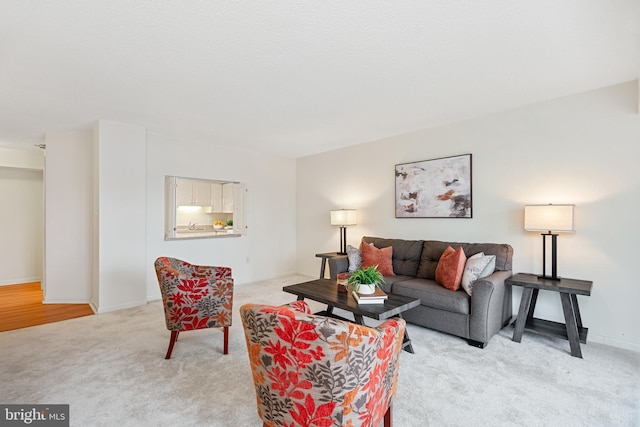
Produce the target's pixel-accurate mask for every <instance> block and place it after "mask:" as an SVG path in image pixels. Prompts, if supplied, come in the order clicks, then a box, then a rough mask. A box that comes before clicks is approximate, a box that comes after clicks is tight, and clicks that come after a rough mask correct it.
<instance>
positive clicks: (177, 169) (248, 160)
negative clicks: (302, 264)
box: [145, 133, 296, 299]
mask: <svg viewBox="0 0 640 427" xmlns="http://www.w3.org/2000/svg"><path fill="white" fill-rule="evenodd" d="M165 175H174V176H181V177H188V178H203V179H216V180H224V181H239V182H242V183H245V184H246V185H247V188H248V190H249V191H248V194H247V203H246V218H247V225H248V229H247V234H246V235H245V236H241V237H225V238H213V239H188V240H173V241H164V234H163V230H164V177H165ZM295 191H296V186H295V160H294V159H289V158H284V157H278V156H270V155H265V154H259V153H255V152H251V151H245V150H239V149H234V148H229V147H225V146H215V145H211V144H210V143H206V144H198V143H195V142H189V141H183V140H176V139H172V138H167V137H163V136H159V135H155V134H152V133H149V134H148V135H147V259H146V263H145V268H146V269H147V296H148V298H149V299H156V298H160V291H159V288H158V281H157V279H156V276H155V271H154V269H153V262H154V261H155V259H156V258H157V257H159V256H171V257H176V258H180V259H184V260H186V261H189V262H192V263H195V264H203V265H222V266H228V267H231V268H232V269H233V277H234V280H235V284H236V286H241V285H242V284H243V283H247V282H252V281H256V280H263V279H269V278H274V277H278V276H284V275H287V274H292V273H294V272H295V262H296V248H295V232H296V216H295Z"/></svg>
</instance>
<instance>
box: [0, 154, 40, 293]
mask: <svg viewBox="0 0 640 427" xmlns="http://www.w3.org/2000/svg"><path fill="white" fill-rule="evenodd" d="M42 168H43V154H42V151H29V150H11V149H0V200H1V201H2V202H1V206H2V208H1V209H0V224H2V225H3V226H2V228H0V242H2V244H1V245H0V285H10V284H17V283H28V282H37V281H41V280H42V270H43V268H42V265H43V258H42V254H43V246H44V203H43V178H42Z"/></svg>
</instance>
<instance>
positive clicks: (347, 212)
mask: <svg viewBox="0 0 640 427" xmlns="http://www.w3.org/2000/svg"><path fill="white" fill-rule="evenodd" d="M331 225H338V226H340V251H339V252H338V254H339V255H346V254H347V225H356V210H355V209H338V210H334V211H331Z"/></svg>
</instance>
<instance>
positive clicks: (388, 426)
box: [384, 403, 393, 427]
mask: <svg viewBox="0 0 640 427" xmlns="http://www.w3.org/2000/svg"><path fill="white" fill-rule="evenodd" d="M392 408H393V403H391V404H389V407H388V408H387V412H385V413H384V427H393V409H392Z"/></svg>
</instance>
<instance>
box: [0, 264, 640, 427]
mask: <svg viewBox="0 0 640 427" xmlns="http://www.w3.org/2000/svg"><path fill="white" fill-rule="evenodd" d="M308 279H309V278H308V277H306V276H291V277H286V278H283V279H275V280H268V281H261V282H256V283H251V284H245V285H239V286H236V289H235V296H234V320H233V322H234V323H233V326H232V328H231V331H230V339H229V354H228V355H223V354H222V332H221V330H203V331H193V332H186V333H183V334H181V335H180V339H179V341H178V343H177V344H176V347H175V348H174V351H173V355H172V358H171V359H170V360H165V359H164V355H165V352H166V349H167V345H168V342H169V332H168V331H167V330H166V328H165V326H164V315H163V310H162V304H161V302H160V301H155V302H152V303H150V304H148V305H146V306H142V307H136V308H132V309H127V310H121V311H117V312H112V313H107V314H101V315H97V316H89V317H83V318H79V319H72V320H67V321H64V322H58V323H53V324H48V325H42V326H36V327H32V328H26V329H21V330H17V331H9V332H3V333H0V360H1V364H2V365H1V367H0V403H20V404H36V403H38V404H54V403H66V404H70V419H71V425H72V426H115V425H118V426H146V425H149V426H233V427H235V426H242V427H244V426H256V427H257V426H260V425H261V422H260V419H259V418H258V416H257V412H256V404H255V393H254V389H253V382H252V379H251V374H250V370H249V361H248V357H247V350H246V347H245V341H244V334H243V331H242V325H241V322H240V319H239V313H238V308H239V307H240V305H242V304H244V303H247V302H254V303H267V304H282V303H286V302H289V301H292V300H294V299H295V296H294V295H291V294H287V293H284V292H282V286H284V285H289V284H293V283H298V282H301V281H305V280H308ZM311 306H312V308H313V309H314V310H315V309H320V308H321V306H320V305H319V304H317V303H312V304H311ZM584 320H585V323H587V324H588V320H589V319H584ZM408 331H409V333H410V336H411V339H412V341H413V347H414V349H415V354H409V353H407V352H403V353H402V356H401V360H400V377H399V383H398V392H397V396H396V399H395V404H394V423H395V425H396V426H398V427H412V426H420V427H423V426H563V427H568V426H639V425H640V354H639V353H634V352H631V351H627V350H622V349H617V348H614V347H608V346H604V345H600V344H594V343H589V344H588V345H583V346H582V352H583V357H584V359H578V358H575V357H571V356H570V354H569V343H568V342H567V341H565V340H560V339H554V338H548V337H544V336H541V335H538V334H535V333H532V332H527V331H525V334H524V336H523V338H522V343H520V344H518V343H515V342H513V341H511V335H512V333H513V329H512V328H510V327H507V328H504V329H503V330H502V331H501V332H500V333H499V334H497V335H496V336H494V337H493V338H492V340H491V341H490V342H489V345H488V346H487V347H486V348H485V349H482V350H481V349H478V348H475V347H471V346H469V345H467V343H466V341H465V340H463V339H460V338H457V337H454V336H450V335H446V334H442V333H439V332H435V331H431V330H429V329H425V328H422V327H419V326H415V325H408Z"/></svg>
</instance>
